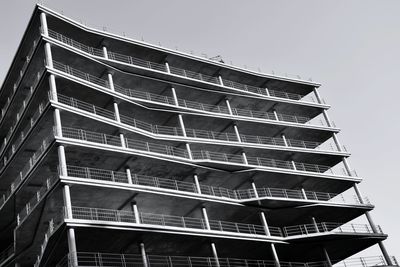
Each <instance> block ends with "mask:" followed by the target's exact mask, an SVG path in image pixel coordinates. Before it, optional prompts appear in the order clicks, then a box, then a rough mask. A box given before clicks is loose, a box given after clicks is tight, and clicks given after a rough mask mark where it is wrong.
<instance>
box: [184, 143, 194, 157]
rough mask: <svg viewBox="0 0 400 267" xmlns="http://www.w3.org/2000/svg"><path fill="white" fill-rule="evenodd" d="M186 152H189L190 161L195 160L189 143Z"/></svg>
mask: <svg viewBox="0 0 400 267" xmlns="http://www.w3.org/2000/svg"><path fill="white" fill-rule="evenodd" d="M186 150H187V153H188V157H189V159H193V156H192V149H191V148H190V145H189V143H186Z"/></svg>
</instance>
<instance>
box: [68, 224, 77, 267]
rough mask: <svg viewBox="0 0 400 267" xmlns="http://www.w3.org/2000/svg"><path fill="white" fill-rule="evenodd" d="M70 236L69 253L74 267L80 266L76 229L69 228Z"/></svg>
mask: <svg viewBox="0 0 400 267" xmlns="http://www.w3.org/2000/svg"><path fill="white" fill-rule="evenodd" d="M67 236H68V251H69V255H70V257H71V263H72V266H74V267H77V266H78V253H77V251H76V240H75V230H74V228H68V230H67Z"/></svg>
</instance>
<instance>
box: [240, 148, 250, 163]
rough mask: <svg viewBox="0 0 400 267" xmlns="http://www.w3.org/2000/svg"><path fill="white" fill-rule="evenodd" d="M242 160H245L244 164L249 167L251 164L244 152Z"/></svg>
mask: <svg viewBox="0 0 400 267" xmlns="http://www.w3.org/2000/svg"><path fill="white" fill-rule="evenodd" d="M242 159H243V163H244V164H246V165H249V162H248V161H247V156H246V153H245V152H244V151H243V152H242Z"/></svg>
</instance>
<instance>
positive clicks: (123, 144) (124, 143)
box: [119, 133, 126, 148]
mask: <svg viewBox="0 0 400 267" xmlns="http://www.w3.org/2000/svg"><path fill="white" fill-rule="evenodd" d="M119 140H120V141H121V146H122V147H123V148H126V142H125V136H124V134H123V133H120V134H119Z"/></svg>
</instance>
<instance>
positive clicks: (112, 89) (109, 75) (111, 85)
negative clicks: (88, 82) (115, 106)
mask: <svg viewBox="0 0 400 267" xmlns="http://www.w3.org/2000/svg"><path fill="white" fill-rule="evenodd" d="M107 80H108V86H109V88H110V90H111V91H115V87H114V79H113V76H112V73H111V72H107Z"/></svg>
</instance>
